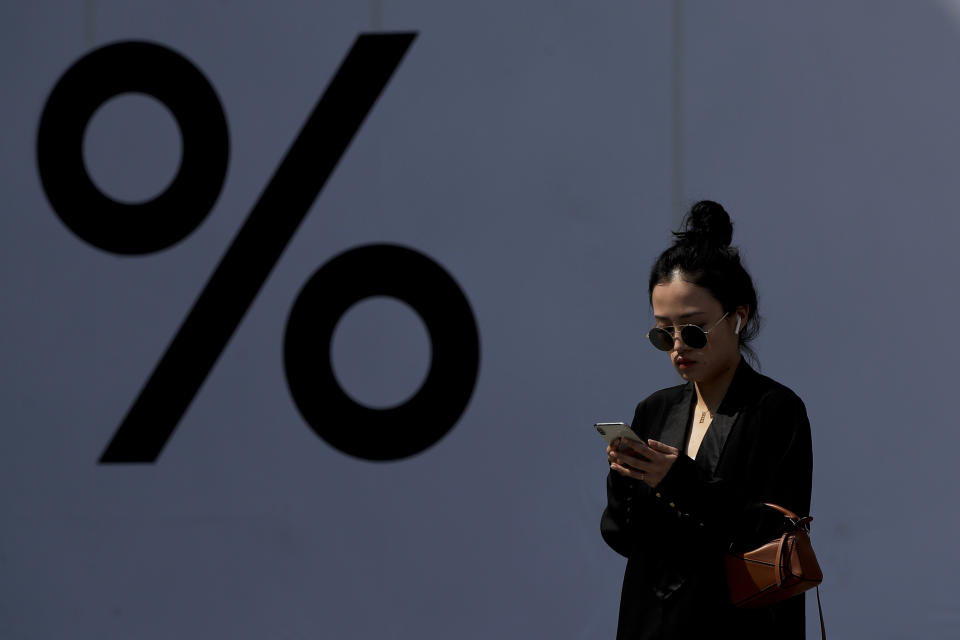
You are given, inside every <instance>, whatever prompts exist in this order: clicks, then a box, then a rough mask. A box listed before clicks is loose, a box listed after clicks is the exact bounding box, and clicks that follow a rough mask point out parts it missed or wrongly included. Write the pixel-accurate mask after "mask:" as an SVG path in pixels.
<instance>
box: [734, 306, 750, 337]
mask: <svg viewBox="0 0 960 640" xmlns="http://www.w3.org/2000/svg"><path fill="white" fill-rule="evenodd" d="M734 313H736V314H737V328H736V329H734V330H733V333H734V334H736V335H740V329H741V328H742V327H745V326H746V324H747V318H749V317H750V307H747V306H739V307H737V310H736V311H735V312H734Z"/></svg>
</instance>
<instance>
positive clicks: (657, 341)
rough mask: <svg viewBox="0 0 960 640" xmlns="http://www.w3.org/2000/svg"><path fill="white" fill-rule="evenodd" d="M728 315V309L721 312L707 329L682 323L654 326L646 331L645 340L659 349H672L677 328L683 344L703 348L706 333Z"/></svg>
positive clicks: (705, 343)
mask: <svg viewBox="0 0 960 640" xmlns="http://www.w3.org/2000/svg"><path fill="white" fill-rule="evenodd" d="M728 315H730V312H729V311H727V312H726V313H725V314H723V315H722V316H721V317H720V319H719V320H717V321H716V322H715V323H713V326H712V327H710V328H709V329H703V328H701V327H698V326H697V325H695V324H684V325H680V326H679V327H676V328H674V327H670V328H669V329H668V328H667V327H654V328H652V329H650V331H648V332H647V340H649V341H650V344H652V345H653V346H654V347H656V348H657V349H660V351H672V350H673V342H674V336H675V335H676V333H675V331H676V330H679V331H680V339H681V340H683V344H685V345H687V346H688V347H690V348H691V349H703V348H704V347H705V346H707V334H708V333H710V332H711V331H713V330H714V329H716V328H717V325H719V324H720V323H721V322H723V319H724V318H726V317H727V316H728Z"/></svg>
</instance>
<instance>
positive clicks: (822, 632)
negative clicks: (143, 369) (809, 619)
mask: <svg viewBox="0 0 960 640" xmlns="http://www.w3.org/2000/svg"><path fill="white" fill-rule="evenodd" d="M817 611H819V612H820V637H821V638H822V639H823V640H827V628H826V627H825V626H824V625H823V606H821V604H820V585H817Z"/></svg>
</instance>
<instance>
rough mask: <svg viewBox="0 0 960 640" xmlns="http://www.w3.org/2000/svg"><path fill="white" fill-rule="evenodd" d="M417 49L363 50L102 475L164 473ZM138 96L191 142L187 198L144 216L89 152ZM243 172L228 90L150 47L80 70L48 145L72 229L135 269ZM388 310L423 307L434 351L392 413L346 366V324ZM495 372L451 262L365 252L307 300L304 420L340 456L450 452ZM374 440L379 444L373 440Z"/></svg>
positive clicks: (295, 389)
mask: <svg viewBox="0 0 960 640" xmlns="http://www.w3.org/2000/svg"><path fill="white" fill-rule="evenodd" d="M415 37H416V34H415V33H385V34H363V35H360V36H358V37H357V39H356V40H355V41H354V44H353V46H352V47H351V48H350V51H349V52H348V53H347V56H346V58H344V60H343V62H342V63H341V65H340V68H339V69H338V70H337V72H336V74H335V75H334V77H333V79H332V80H331V81H330V84H329V86H328V87H327V89H326V90H325V91H324V93H323V95H322V96H321V98H320V100H319V101H318V102H317V105H316V107H315V108H314V109H313V112H312V113H311V114H310V117H309V118H308V119H307V122H306V124H304V126H303V129H302V130H301V131H300V133H299V134H298V135H297V137H296V139H295V140H294V141H293V144H292V145H291V146H290V148H289V150H288V151H287V154H286V156H285V157H284V159H283V161H282V162H281V163H280V166H279V167H278V168H277V169H276V172H275V173H274V175H273V177H272V179H271V180H270V182H269V183H268V184H267V186H266V188H265V189H264V190H263V193H262V194H261V195H260V198H259V200H258V201H257V203H256V204H255V205H254V207H253V210H252V211H251V212H250V214H249V216H247V219H246V221H245V222H244V223H243V226H242V227H241V228H240V230H239V231H238V232H237V235H236V237H235V238H234V240H233V242H232V243H231V244H230V247H229V248H228V249H227V251H226V253H225V254H224V256H223V258H222V259H221V260H220V263H219V264H218V266H217V268H216V270H215V271H214V273H213V275H212V276H211V278H210V280H209V281H208V282H207V284H206V286H205V287H204V288H203V290H202V292H201V293H200V295H199V296H198V298H197V300H196V302H195V303H194V305H193V307H192V309H191V310H190V312H189V313H188V315H187V317H186V318H185V319H184V321H183V324H182V325H181V326H180V329H179V331H177V333H176V335H175V336H174V338H173V340H172V342H171V343H170V345H169V346H168V348H167V350H166V352H165V353H164V355H163V357H162V358H161V359H160V361H159V362H158V363H157V365H156V366H155V368H154V370H153V373H152V374H151V376H150V378H149V379H148V381H147V383H146V385H145V386H144V387H143V389H142V390H141V392H140V394H139V396H138V397H137V398H136V400H135V401H134V403H133V405H132V407H131V408H130V410H129V411H128V413H127V415H126V417H125V418H124V420H123V422H122V423H121V424H120V426H119V428H118V429H117V431H116V433H115V434H114V436H113V438H112V440H111V441H110V443H109V444H108V445H107V447H106V449H105V450H104V452H103V454H102V456H101V458H100V462H101V463H121V462H126V463H131V462H147V463H149V462H155V461H156V459H157V457H158V456H159V455H160V452H161V451H162V449H163V447H164V445H165V444H166V443H167V441H168V440H169V439H170V436H171V435H172V434H173V432H174V430H175V429H176V427H177V424H178V423H179V421H180V419H181V418H182V416H183V414H184V412H185V411H186V410H187V407H188V406H189V405H190V403H191V401H192V400H193V398H194V396H196V394H197V391H198V390H199V388H200V386H201V385H202V384H203V382H204V380H206V378H207V375H208V374H209V373H210V369H211V368H212V367H213V365H214V363H215V362H216V360H217V358H218V357H219V356H220V354H221V353H222V352H223V350H224V348H225V347H226V345H227V343H228V342H229V340H230V337H231V336H232V335H233V333H234V331H235V330H236V328H237V326H238V325H239V324H240V321H241V320H242V319H243V316H244V315H245V314H246V312H247V310H248V309H249V308H250V305H251V304H252V303H253V300H254V298H256V296H257V293H258V292H259V291H260V288H261V287H262V286H263V283H264V281H265V280H266V278H267V277H268V276H269V274H270V272H271V271H272V270H273V267H274V266H275V265H276V263H277V261H278V260H279V259H280V256H281V255H282V254H283V252H284V250H285V249H286V247H287V244H288V243H289V242H290V239H291V238H292V237H293V235H294V233H295V232H296V230H297V228H298V227H299V225H300V223H301V222H302V221H303V219H304V217H305V216H306V214H307V212H308V211H309V209H310V207H311V206H312V204H313V202H314V200H315V199H316V197H317V195H318V194H319V193H320V190H321V189H322V188H323V186H324V184H325V183H326V181H327V179H328V178H329V176H330V174H331V173H332V172H333V170H334V168H335V167H336V165H337V163H338V162H339V161H340V158H341V157H342V156H343V154H344V152H345V151H346V149H347V147H348V146H349V144H350V142H351V140H352V139H353V137H354V135H355V134H356V133H357V131H358V130H359V128H360V126H361V124H362V123H363V121H364V119H365V118H366V116H367V114H368V113H369V111H370V109H371V108H372V107H373V105H374V103H375V102H376V100H377V98H378V97H379V96H380V94H381V92H382V91H383V89H384V87H385V86H386V84H387V82H388V81H389V80H390V78H391V76H392V75H393V73H394V71H395V70H396V68H397V66H398V65H399V64H400V61H401V59H402V58H403V56H404V54H405V53H406V51H407V49H408V48H409V46H410V45H411V43H412V42H413V39H414V38H415ZM131 92H139V93H144V94H147V95H150V96H153V97H154V98H156V99H157V100H159V101H160V102H161V103H163V104H164V105H166V107H167V108H168V109H169V110H170V112H171V113H172V114H173V117H174V119H175V120H176V121H177V124H178V125H179V127H180V132H181V135H182V139H183V145H182V150H183V151H182V154H183V155H182V159H181V164H180V167H179V169H178V172H177V175H176V176H175V178H174V180H173V182H172V183H171V184H170V186H169V187H168V188H167V189H166V190H165V191H164V192H163V193H161V194H159V195H158V196H156V197H155V198H153V199H152V200H150V201H147V202H143V203H136V204H130V203H122V202H117V201H115V200H113V199H111V198H109V197H108V196H106V195H105V194H103V193H102V192H101V191H100V190H99V189H98V188H97V187H96V186H95V185H94V184H93V182H92V181H91V179H90V176H89V174H88V173H87V169H86V166H85V164H84V161H83V149H82V147H83V135H84V132H85V130H86V127H87V125H88V123H89V122H90V119H91V117H92V116H93V114H94V113H95V112H96V111H97V109H99V108H100V106H101V105H103V104H104V103H105V102H106V101H108V100H110V99H111V98H113V97H115V96H117V95H119V94H123V93H131ZM228 156H229V140H228V135H227V123H226V118H225V117H224V114H223V109H222V106H221V104H220V102H219V100H218V99H217V96H216V93H215V92H214V90H213V87H212V86H211V85H210V83H209V82H208V81H207V79H206V78H205V77H204V75H203V74H202V73H201V72H200V70H199V69H198V68H197V67H196V66H194V65H193V64H192V63H190V62H189V61H188V60H186V59H185V58H184V57H182V56H181V55H179V54H178V53H176V52H174V51H172V50H170V49H168V48H166V47H163V46H160V45H158V44H153V43H147V42H135V41H128V42H121V43H116V44H112V45H108V46H105V47H102V48H100V49H97V50H95V51H92V52H91V53H89V54H87V55H86V56H84V57H83V58H81V59H80V60H79V61H77V62H76V63H75V64H74V65H73V66H71V67H70V68H69V69H68V70H67V71H66V72H65V73H64V74H63V76H62V77H61V78H60V80H59V81H58V82H57V84H56V86H55V87H54V89H53V91H52V92H51V93H50V97H49V98H48V100H47V103H46V106H45V107H44V110H43V114H42V116H41V119H40V126H39V130H38V133H37V164H38V169H39V173H40V178H41V181H42V183H43V188H44V191H45V192H46V195H47V198H48V199H49V201H50V204H51V206H52V207H53V210H54V211H55V212H56V214H57V216H59V218H60V219H61V220H62V221H63V223H64V224H65V225H66V226H67V227H68V228H69V229H70V230H72V231H73V233H75V234H76V235H77V236H79V237H80V238H81V239H83V240H85V241H86V242H88V243H90V244H91V245H93V246H95V247H98V248H100V249H103V250H105V251H109V252H112V253H117V254H125V255H131V254H146V253H151V252H155V251H159V250H161V249H164V248H167V247H169V246H171V245H173V244H175V243H177V242H179V241H180V240H182V239H183V238H185V237H186V236H187V235H189V234H190V233H191V232H192V231H193V230H194V229H195V228H196V227H197V226H198V225H199V224H200V223H201V222H202V221H203V219H204V218H205V217H206V216H207V215H208V214H209V212H210V210H211V209H212V207H213V204H214V202H215V201H216V199H217V197H218V196H219V193H220V190H221V188H222V186H223V181H224V178H225V176H226V171H227V161H228ZM372 296H390V297H394V298H397V299H399V300H402V301H404V302H406V303H407V304H409V305H410V306H411V307H412V308H413V309H414V310H415V311H416V312H417V313H418V314H419V316H420V317H421V319H422V320H423V322H424V324H425V325H426V328H427V331H428V332H429V334H430V342H431V347H432V362H431V365H430V371H429V373H428V374H427V378H426V379H425V380H424V382H423V384H422V386H421V387H420V388H419V390H418V391H417V392H416V393H415V394H414V395H413V396H412V397H411V398H409V399H408V400H407V401H406V402H404V403H403V404H401V405H399V406H396V407H391V408H388V409H373V408H369V407H366V406H363V405H360V404H358V403H356V402H354V401H353V400H352V399H351V398H350V397H349V396H348V395H347V394H346V393H345V392H344V391H343V389H342V388H341V387H340V385H339V384H338V382H337V380H336V377H335V376H334V373H333V367H332V364H331V357H330V350H331V341H332V338H333V333H334V329H335V327H336V325H337V322H338V321H339V320H340V318H341V317H342V316H343V314H344V313H345V312H346V311H347V310H348V309H349V308H350V307H351V306H352V305H353V304H355V303H356V302H358V301H360V300H363V299H365V298H368V297H372ZM479 358H480V347H479V337H478V333H477V326H476V322H475V320H474V316H473V312H472V311H471V309H470V305H469V303H468V302H467V299H466V297H465V296H464V294H463V291H461V289H460V287H459V286H458V285H457V283H456V282H455V281H454V280H453V278H452V277H451V276H450V275H449V274H448V273H447V272H446V271H445V270H444V269H443V268H442V267H441V266H440V265H438V264H437V263H436V262H434V261H433V260H431V259H430V258H428V257H427V256H425V255H423V254H422V253H419V252H417V251H414V250H412V249H409V248H405V247H401V246H396V245H387V244H371V245H365V246H361V247H356V248H353V249H350V250H348V251H345V252H343V253H341V254H339V255H338V256H336V257H334V258H333V259H332V260H330V261H329V262H327V263H326V264H324V265H323V266H322V267H320V268H319V269H318V270H317V271H316V272H315V273H314V274H313V275H312V276H311V278H310V279H309V280H308V282H307V283H306V285H304V287H303V289H302V290H301V291H300V293H299V295H298V296H297V299H296V301H295V302H294V304H293V309H292V310H291V312H290V316H289V318H288V320H287V327H286V333H285V336H284V366H285V369H286V376H287V382H288V385H289V388H290V392H291V395H292V396H293V399H294V402H295V403H296V406H297V408H298V409H299V411H300V413H301V415H302V416H303V418H304V419H305V420H306V422H307V423H308V424H309V425H310V427H311V428H312V429H313V430H314V431H315V432H316V433H317V435H319V436H320V437H321V438H323V439H324V440H326V441H327V442H328V443H329V444H330V445H332V446H334V447H336V448H337V449H339V450H340V451H343V452H344V453H347V454H350V455H353V456H357V457H360V458H365V459H369V460H396V459H400V458H404V457H407V456H411V455H414V454H416V453H419V452H420V451H423V450H424V449H426V448H427V447H429V446H431V445H432V444H434V443H435V442H437V441H438V440H439V439H440V438H442V437H443V436H444V435H445V434H446V433H447V432H448V431H449V430H450V429H451V428H452V427H453V425H454V424H456V422H457V420H459V418H460V416H461V415H462V413H463V411H464V409H465V408H466V406H467V403H468V402H469V400H470V397H471V396H472V394H473V389H474V386H475V383H476V378H477V371H478V367H479ZM371 429H373V430H374V431H375V432H376V433H378V434H379V435H378V436H377V437H370V433H371Z"/></svg>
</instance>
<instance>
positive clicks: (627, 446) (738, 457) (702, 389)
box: [600, 201, 813, 640]
mask: <svg viewBox="0 0 960 640" xmlns="http://www.w3.org/2000/svg"><path fill="white" fill-rule="evenodd" d="M732 234H733V226H732V224H731V222H730V218H729V216H728V215H727V212H726V211H724V209H723V207H721V206H720V205H719V204H717V203H715V202H710V201H702V202H698V203H697V204H695V205H694V206H693V207H692V208H691V210H690V212H689V213H688V214H687V217H686V220H685V230H684V231H682V232H679V233H675V234H674V235H675V236H676V239H675V242H674V244H673V246H671V247H670V248H669V249H667V250H666V251H664V252H663V253H662V254H661V255H660V257H659V258H658V259H657V261H656V263H655V264H654V266H653V269H652V271H651V273H650V283H649V295H650V303H651V306H652V307H653V315H654V318H655V320H656V326H655V327H654V328H653V329H651V330H650V333H649V334H648V338H649V339H650V341H651V342H652V343H653V345H654V346H655V347H657V348H658V349H661V350H663V351H666V352H668V353H669V355H670V362H671V363H672V364H673V366H674V368H675V369H676V370H677V373H679V374H680V377H681V378H683V379H684V380H685V381H686V384H682V385H680V386H677V387H671V388H669V389H663V390H661V391H658V392H656V393H654V394H653V395H651V396H650V397H648V398H647V399H646V400H644V401H643V402H641V403H640V404H639V405H638V406H637V410H636V413H635V415H634V418H633V424H632V428H633V431H634V432H635V433H636V434H637V435H638V436H639V437H640V438H641V439H642V440H643V442H637V441H634V440H630V439H626V438H621V439H618V440H616V441H614V442H613V443H612V444H611V445H610V446H609V447H607V456H608V459H609V462H610V474H609V476H608V478H607V499H608V500H607V507H606V509H605V510H604V512H603V518H602V520H601V526H600V528H601V533H602V535H603V538H604V540H605V541H606V542H607V544H609V545H610V546H611V547H612V548H613V549H614V550H615V551H617V552H618V553H620V554H622V555H624V556H626V557H627V559H628V560H627V568H626V572H625V574H624V578H623V591H622V594H621V600H620V619H619V625H618V629H617V638H618V639H621V640H627V639H629V640H634V639H641V638H665V639H668V638H708V637H710V638H738V639H744V638H777V639H780V638H798V639H802V638H803V637H804V599H803V598H802V597H793V598H790V599H788V600H786V601H784V602H781V603H779V604H776V605H773V606H771V607H767V608H764V609H752V610H748V609H738V608H735V607H734V606H732V605H731V604H730V599H729V594H728V592H727V587H726V582H725V575H724V563H723V555H724V552H725V551H726V550H727V548H728V547H729V544H730V542H731V540H732V539H734V538H735V537H736V536H737V530H738V527H740V526H742V523H743V520H744V518H743V512H744V508H745V507H746V506H747V505H751V504H755V503H762V502H772V503H775V504H779V505H781V506H783V507H786V508H787V509H790V510H791V511H793V512H794V513H797V514H807V513H808V512H809V509H810V484H811V475H812V468H813V454H812V451H811V442H810V424H809V422H808V421H807V414H806V410H805V408H804V406H803V402H802V401H801V400H800V399H799V398H798V397H797V396H796V395H795V394H794V393H793V392H792V391H791V390H790V389H788V388H786V387H785V386H783V385H781V384H779V383H777V382H775V381H773V380H771V379H770V378H768V377H766V376H762V375H760V374H758V373H757V372H755V371H754V370H753V369H752V368H751V367H750V366H749V365H748V364H747V362H746V361H745V360H744V357H743V355H742V354H743V353H744V352H745V353H748V354H751V353H752V352H751V351H750V347H749V344H748V343H749V342H750V340H751V339H752V338H754V337H755V336H756V334H757V330H758V328H759V316H758V315H757V294H756V290H755V289H754V286H753V280H752V279H751V277H750V275H749V274H748V273H747V271H746V270H745V269H744V267H743V265H742V264H741V262H740V256H739V253H738V251H737V250H736V249H735V248H731V247H730V241H731V239H732ZM771 537H772V536H771ZM768 539H769V538H768Z"/></svg>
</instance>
